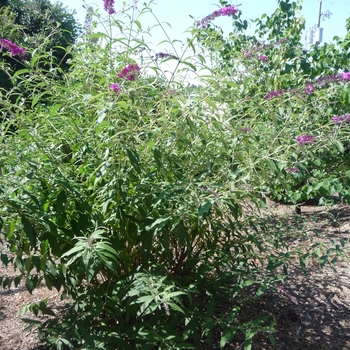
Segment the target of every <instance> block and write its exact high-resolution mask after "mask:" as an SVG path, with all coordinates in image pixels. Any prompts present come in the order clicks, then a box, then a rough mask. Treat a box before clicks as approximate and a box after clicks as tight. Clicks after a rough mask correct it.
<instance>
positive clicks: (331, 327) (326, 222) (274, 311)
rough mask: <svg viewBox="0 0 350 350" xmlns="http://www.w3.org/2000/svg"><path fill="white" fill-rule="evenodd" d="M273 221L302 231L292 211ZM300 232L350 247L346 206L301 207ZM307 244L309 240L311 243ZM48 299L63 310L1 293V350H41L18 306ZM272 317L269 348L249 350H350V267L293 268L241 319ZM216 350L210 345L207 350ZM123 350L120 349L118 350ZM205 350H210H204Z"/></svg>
mask: <svg viewBox="0 0 350 350" xmlns="http://www.w3.org/2000/svg"><path fill="white" fill-rule="evenodd" d="M269 208H270V210H271V211H272V212H273V213H274V215H276V218H279V219H282V220H285V222H286V225H292V226H293V225H295V226H296V230H297V229H298V228H297V227H299V226H300V221H299V223H297V220H295V209H294V207H293V206H289V205H284V204H277V203H273V202H269ZM302 217H303V225H304V229H306V230H307V232H308V236H309V237H306V238H304V241H303V242H300V241H296V242H293V243H292V244H299V243H303V244H311V238H312V241H313V242H315V241H318V242H322V240H324V242H328V241H329V239H334V240H335V241H339V240H340V239H343V240H344V241H345V242H347V244H349V238H350V206H349V205H345V204H339V203H338V204H336V205H334V206H333V207H331V208H325V207H318V206H302ZM309 238H310V239H309ZM15 274H16V272H14V271H13V269H11V268H8V269H6V268H5V267H3V266H0V276H4V275H8V276H13V275H15ZM43 299H48V305H49V306H51V307H53V308H54V309H57V310H58V309H61V308H62V306H63V305H64V304H65V302H64V301H61V299H60V294H59V293H57V291H56V290H52V291H50V290H49V289H47V288H46V287H45V286H44V285H43V286H42V287H40V288H37V289H35V290H34V291H33V294H32V295H31V294H29V293H28V292H27V291H26V289H25V287H24V286H23V285H19V286H18V288H14V287H11V289H10V290H3V289H0V349H1V350H39V349H40V350H44V349H45V346H44V345H41V344H40V342H39V340H38V338H37V335H36V332H35V331H33V332H31V333H28V332H24V331H23V329H24V328H25V326H26V325H25V324H24V323H23V322H22V320H21V317H20V315H19V311H20V308H21V306H23V305H24V304H28V303H30V302H33V301H34V302H35V301H40V300H43ZM262 315H270V318H271V321H272V320H273V321H275V329H276V333H274V335H273V337H274V339H275V345H272V344H271V341H270V339H269V336H268V335H267V334H264V333H261V334H258V335H256V337H255V338H254V341H253V347H252V349H253V350H272V349H275V350H304V349H305V350H349V349H350V266H349V264H348V262H347V261H345V260H342V261H338V262H336V263H335V265H334V268H331V267H329V266H326V267H323V268H321V267H320V265H319V262H318V261H317V260H315V261H312V260H311V261H310V264H309V266H308V272H307V274H305V273H304V272H303V271H302V270H301V269H298V268H293V269H291V270H290V276H289V279H288V281H287V283H286V284H285V285H284V286H283V287H281V289H280V291H279V293H276V292H273V291H267V292H265V293H264V295H262V296H261V297H259V298H258V299H256V300H254V301H252V302H251V303H249V304H248V305H246V306H244V307H243V309H242V311H241V315H240V319H241V321H246V320H249V319H253V318H256V317H259V316H262ZM243 343H244V336H243V334H237V335H236V336H235V338H234V339H233V340H232V341H231V342H230V344H228V345H227V346H226V347H225V349H235V350H243V348H244V345H243ZM216 348H218V347H217V346H215V345H212V346H211V347H210V349H216ZM121 350H122V349H121ZM208 350H209V348H208Z"/></svg>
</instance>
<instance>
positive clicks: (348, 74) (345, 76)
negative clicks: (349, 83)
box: [341, 72, 350, 80]
mask: <svg viewBox="0 0 350 350" xmlns="http://www.w3.org/2000/svg"><path fill="white" fill-rule="evenodd" d="M341 78H342V79H343V80H350V72H346V73H343V74H342V75H341Z"/></svg>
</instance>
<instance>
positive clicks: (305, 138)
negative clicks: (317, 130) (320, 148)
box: [295, 135, 314, 146]
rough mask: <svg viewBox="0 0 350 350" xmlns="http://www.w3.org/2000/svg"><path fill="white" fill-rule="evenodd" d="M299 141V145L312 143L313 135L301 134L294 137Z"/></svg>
mask: <svg viewBox="0 0 350 350" xmlns="http://www.w3.org/2000/svg"><path fill="white" fill-rule="evenodd" d="M295 139H296V140H297V141H298V142H299V146H304V145H312V143H313V142H314V137H313V136H310V135H301V136H297V137H296V138H295Z"/></svg>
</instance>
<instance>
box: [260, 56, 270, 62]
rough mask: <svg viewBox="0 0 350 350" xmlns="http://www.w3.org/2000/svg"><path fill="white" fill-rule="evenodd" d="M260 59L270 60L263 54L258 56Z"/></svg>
mask: <svg viewBox="0 0 350 350" xmlns="http://www.w3.org/2000/svg"><path fill="white" fill-rule="evenodd" d="M258 58H259V60H260V61H263V62H266V61H267V60H268V58H267V56H265V55H261V56H259V57H258Z"/></svg>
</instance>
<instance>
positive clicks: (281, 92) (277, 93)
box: [265, 90, 286, 101]
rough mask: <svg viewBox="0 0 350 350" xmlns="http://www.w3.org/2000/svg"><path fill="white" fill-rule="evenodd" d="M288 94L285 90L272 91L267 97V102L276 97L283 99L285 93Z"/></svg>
mask: <svg viewBox="0 0 350 350" xmlns="http://www.w3.org/2000/svg"><path fill="white" fill-rule="evenodd" d="M284 92H286V91H285V90H277V91H271V92H269V93H268V94H267V95H266V96H265V100H267V101H268V100H271V99H273V98H276V97H281V96H282V95H283V93H284Z"/></svg>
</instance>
